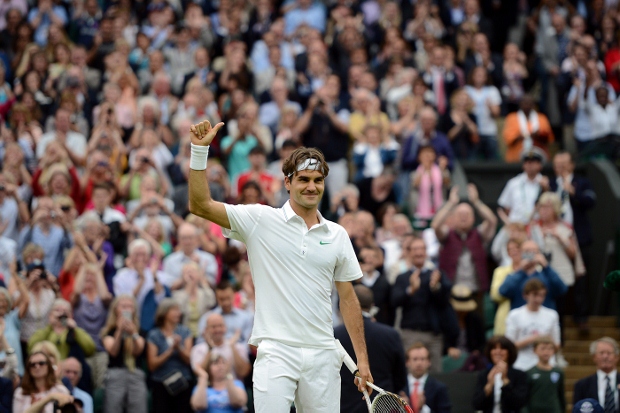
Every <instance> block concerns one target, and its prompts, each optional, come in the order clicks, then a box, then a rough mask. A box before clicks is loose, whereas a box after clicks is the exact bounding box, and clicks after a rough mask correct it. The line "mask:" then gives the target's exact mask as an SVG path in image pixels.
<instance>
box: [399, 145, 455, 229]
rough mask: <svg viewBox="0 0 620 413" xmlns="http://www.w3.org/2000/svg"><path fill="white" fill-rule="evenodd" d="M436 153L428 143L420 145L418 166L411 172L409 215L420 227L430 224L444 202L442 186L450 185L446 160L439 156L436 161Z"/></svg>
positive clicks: (424, 227) (423, 227)
mask: <svg viewBox="0 0 620 413" xmlns="http://www.w3.org/2000/svg"><path fill="white" fill-rule="evenodd" d="M436 160H437V153H436V152H435V148H433V147H432V146H430V145H427V146H421V147H420V150H419V151H418V162H419V164H420V165H419V166H418V168H417V169H416V170H415V172H413V173H412V174H411V190H410V192H409V211H410V215H411V216H413V217H414V218H415V219H416V223H417V225H418V226H419V227H421V228H422V229H426V228H428V227H429V226H430V221H431V220H432V219H433V217H434V216H435V213H437V211H439V210H440V209H441V207H442V206H443V203H444V188H447V187H448V186H449V185H450V171H448V160H447V159H446V158H445V157H442V158H440V160H439V165H437V163H436Z"/></svg>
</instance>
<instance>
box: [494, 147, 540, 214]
mask: <svg viewBox="0 0 620 413" xmlns="http://www.w3.org/2000/svg"><path fill="white" fill-rule="evenodd" d="M544 160H545V154H544V153H543V152H542V151H541V150H540V149H538V148H536V147H533V148H532V150H530V151H528V152H526V153H524V154H522V155H521V162H523V173H520V174H519V175H517V176H515V177H514V178H512V179H511V180H509V181H508V182H507V183H506V186H505V187H504V189H503V190H502V193H501V195H500V196H499V199H498V200H497V203H498V205H499V206H500V207H502V208H503V210H504V212H505V214H506V215H507V216H508V220H509V221H510V222H519V223H521V224H525V225H527V224H529V223H530V221H531V220H532V218H533V216H534V212H535V211H534V208H535V206H536V201H537V200H538V196H539V195H540V191H541V183H542V182H543V181H544V180H545V179H544V178H543V176H542V175H541V174H540V171H541V170H542V164H543V162H544Z"/></svg>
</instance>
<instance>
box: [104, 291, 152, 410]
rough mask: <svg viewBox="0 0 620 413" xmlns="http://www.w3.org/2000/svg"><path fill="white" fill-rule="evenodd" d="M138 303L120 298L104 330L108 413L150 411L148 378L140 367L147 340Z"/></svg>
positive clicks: (120, 296)
mask: <svg viewBox="0 0 620 413" xmlns="http://www.w3.org/2000/svg"><path fill="white" fill-rule="evenodd" d="M138 329H139V323H138V312H137V308H136V300H135V299H134V298H133V297H132V296H131V295H117V296H116V298H115V299H114V301H113V302H112V305H110V311H109V313H108V318H107V320H106V324H105V326H104V327H103V329H102V330H101V337H102V341H103V346H104V347H105V350H106V352H107V353H108V356H109V361H108V370H107V374H106V379H105V398H104V402H103V409H104V412H105V413H112V412H119V411H120V412H138V413H146V411H147V390H146V375H145V374H144V371H143V370H142V369H141V368H140V367H139V366H138V365H136V359H137V358H138V357H139V356H140V355H141V354H142V352H143V351H144V338H142V337H141V336H140V335H139V334H138Z"/></svg>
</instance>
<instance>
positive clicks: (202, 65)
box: [0, 0, 620, 413]
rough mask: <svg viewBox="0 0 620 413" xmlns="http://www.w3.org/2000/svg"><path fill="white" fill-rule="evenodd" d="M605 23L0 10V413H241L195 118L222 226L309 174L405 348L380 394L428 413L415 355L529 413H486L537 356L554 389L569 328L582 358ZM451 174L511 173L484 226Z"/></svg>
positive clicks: (381, 317)
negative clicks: (193, 175)
mask: <svg viewBox="0 0 620 413" xmlns="http://www.w3.org/2000/svg"><path fill="white" fill-rule="evenodd" d="M619 10H620V4H619V2H618V1H617V0H587V1H586V0H540V1H537V0H519V1H516V0H515V1H499V0H433V1H431V0H417V1H416V0H413V1H398V0H325V1H318V0H317V1H314V0H296V1H295V0H285V1H274V0H195V1H188V0H152V1H142V0H73V1H67V0H0V117H1V122H0V166H1V168H0V170H1V173H0V285H2V288H0V292H1V293H2V294H0V347H1V350H2V352H0V364H1V365H3V366H4V368H3V370H2V375H3V378H2V379H1V380H5V379H6V380H7V382H6V383H5V382H2V383H0V384H2V386H4V387H2V386H0V393H1V394H2V397H0V399H1V400H0V405H1V406H0V411H10V407H7V409H9V410H2V409H3V408H5V402H6V403H9V402H10V403H12V405H13V407H12V409H13V411H15V412H19V413H21V412H26V411H28V412H36V411H45V412H51V411H52V404H53V402H54V401H56V402H57V403H58V404H66V403H67V401H68V400H69V399H68V396H67V395H68V394H71V395H73V397H74V398H75V399H76V400H79V402H78V401H76V402H75V403H74V405H75V408H76V409H83V410H84V411H86V412H88V413H90V412H92V411H93V410H97V411H102V409H103V410H104V411H106V412H112V411H114V412H116V411H121V409H124V410H125V411H130V412H142V411H147V409H150V410H152V411H155V412H160V411H161V412H164V411H192V410H196V411H208V412H228V411H231V412H232V411H234V412H236V411H244V410H249V411H252V402H251V363H252V360H253V358H254V357H255V352H254V350H255V349H251V348H249V347H248V346H247V344H246V343H247V340H248V338H249V335H250V334H251V329H252V319H253V311H254V289H253V284H252V277H251V272H250V269H249V265H248V262H247V255H246V251H245V246H244V245H243V244H241V243H239V242H237V241H233V240H227V239H226V238H224V236H223V235H222V230H221V228H219V227H218V226H217V225H215V224H213V223H211V222H208V221H205V220H203V219H201V218H199V217H196V216H193V215H191V214H189V212H188V208H187V205H188V199H187V176H188V173H189V155H190V142H189V136H188V131H189V127H190V125H192V124H194V123H197V122H199V121H202V120H205V119H208V120H210V121H211V122H212V123H216V122H219V121H223V122H225V126H224V128H223V129H222V132H221V133H220V135H219V136H218V138H217V139H216V140H215V141H214V142H213V144H212V146H211V151H210V157H209V166H208V168H207V171H206V173H207V174H208V179H209V185H210V188H211V194H212V196H213V198H214V199H216V200H218V201H224V202H229V203H238V204H252V203H262V204H266V205H270V206H273V207H280V206H282V205H283V204H284V203H285V202H286V201H287V200H288V194H287V193H286V189H285V188H284V185H283V174H282V170H281V165H282V160H283V159H284V158H286V157H287V156H288V155H289V154H290V153H291V152H292V151H293V150H295V148H297V147H299V146H302V145H303V146H310V147H316V148H319V149H320V150H321V151H322V152H323V153H324V154H325V157H326V160H327V161H328V163H329V166H330V173H329V176H328V177H327V180H326V188H325V195H324V198H323V202H322V204H321V213H322V214H323V215H324V216H325V217H326V218H328V219H331V220H334V221H336V222H338V223H340V224H341V225H342V226H343V227H345V229H346V230H347V232H348V233H349V235H350V238H351V241H352V243H353V245H354V248H355V251H356V253H357V254H358V258H359V262H360V265H361V267H362V270H363V273H364V276H363V278H362V279H361V280H360V284H362V285H363V286H365V287H367V288H368V289H370V291H371V292H372V296H371V298H370V304H369V305H368V307H367V308H366V309H365V314H366V315H367V316H368V318H369V319H372V320H375V322H376V323H382V324H384V325H387V326H389V327H390V328H391V327H395V328H396V330H397V331H398V339H399V340H400V341H399V346H398V347H399V348H400V350H397V351H396V353H395V354H402V355H403V356H402V360H401V363H400V368H401V369H402V371H401V373H402V374H403V375H401V376H400V379H399V380H400V381H394V382H392V383H391V384H389V386H392V387H388V385H386V389H388V390H392V391H395V392H401V391H402V392H403V393H404V394H405V396H407V397H408V398H409V399H410V401H412V403H413V404H416V405H419V406H418V407H416V408H417V409H418V410H416V412H418V411H425V412H426V411H428V410H423V409H422V408H423V407H424V406H426V407H428V404H425V403H426V402H428V403H431V402H430V401H429V400H423V399H420V398H419V397H418V396H417V392H416V391H414V386H413V384H412V383H413V382H415V381H416V380H417V379H418V377H417V376H416V375H419V374H418V373H419V372H420V371H422V370H424V369H422V370H420V368H419V366H418V367H416V368H414V367H413V366H414V364H415V363H414V362H413V361H411V360H413V358H414V357H413V356H411V354H418V353H420V351H421V352H422V354H423V357H422V359H428V362H429V366H430V369H432V370H433V371H437V372H438V371H441V370H442V369H444V370H459V369H461V370H466V371H482V372H483V375H484V380H482V382H481V383H480V384H481V386H480V388H481V389H482V390H481V391H482V393H480V394H478V395H477V396H476V397H475V398H474V404H475V405H476V409H477V410H482V411H485V412H486V411H489V412H491V411H493V412H496V411H499V410H496V408H500V406H503V407H501V411H502V412H508V411H518V410H519V409H520V408H521V407H522V406H523V403H526V402H528V401H529V400H530V399H531V400H537V398H536V397H533V396H531V395H532V394H538V395H539V396H540V393H536V392H533V393H532V392H530V393H529V394H530V396H527V395H528V393H527V392H525V393H516V396H515V394H512V395H510V396H506V398H507V400H510V401H509V402H505V403H507V404H506V405H503V404H502V403H504V402H503V401H502V400H503V397H504V396H502V392H501V391H498V390H497V389H498V386H499V388H505V386H504V387H502V386H500V385H498V384H497V380H496V379H497V377H499V380H500V381H499V383H500V384H501V382H502V380H503V379H506V377H507V376H506V374H508V373H510V372H513V370H517V371H529V370H530V369H532V368H539V367H537V366H538V364H537V363H539V358H541V360H544V358H545V356H544V355H543V357H540V355H539V354H538V353H539V352H541V351H542V352H544V351H543V350H545V349H547V350H549V349H548V347H551V348H552V349H553V353H555V352H556V351H557V354H554V355H552V356H549V357H547V361H548V362H549V363H550V364H549V363H548V365H549V366H558V367H553V368H554V369H558V368H562V367H564V366H565V365H566V360H565V359H564V358H563V357H562V356H561V350H560V349H561V347H562V331H563V328H564V324H565V322H568V321H566V320H569V319H568V318H564V317H563V316H565V315H570V316H572V319H571V320H569V321H570V323H571V325H572V326H575V327H576V328H578V329H579V332H580V333H583V334H584V335H587V334H589V331H590V329H589V324H588V308H589V307H588V306H589V304H588V296H587V294H588V291H587V290H588V288H587V287H588V283H587V277H588V268H589V267H590V265H591V262H590V261H591V254H590V247H591V245H592V243H593V240H594V239H595V237H596V233H597V230H596V229H594V230H593V228H592V226H591V225H590V221H589V219H588V213H589V212H588V211H591V209H592V208H593V207H594V206H595V204H596V200H597V196H596V193H595V192H594V190H593V188H592V185H591V182H590V181H589V180H588V179H587V178H586V177H584V176H581V175H580V174H579V173H577V172H576V171H575V168H576V166H577V165H578V163H581V162H588V161H589V160H590V159H592V158H597V159H598V158H606V159H609V160H611V161H612V162H615V161H616V160H617V159H618V158H619V157H620V145H619V142H620V116H619V110H620V103H619V102H620V100H617V99H616V95H617V94H618V92H620V31H619V30H618V29H619V25H620V13H619ZM467 163H469V164H472V163H475V164H482V163H495V164H497V163H507V164H515V165H518V168H521V169H522V172H521V173H519V174H517V175H516V176H514V177H513V178H512V179H510V180H508V181H507V182H505V187H504V189H503V191H502V193H501V195H500V196H499V198H497V199H496V200H495V202H494V203H493V205H487V204H488V202H487V204H485V203H484V202H483V201H482V200H481V196H480V195H481V194H482V191H483V190H484V188H480V187H481V186H482V187H483V186H484V185H479V186H476V185H473V184H467V183H464V184H463V183H461V184H460V185H459V180H458V179H456V178H457V175H458V174H456V175H455V173H456V172H457V169H458V168H459V165H462V164H467ZM545 165H547V166H550V167H548V168H547V170H546V171H545V172H546V175H543V174H542V173H541V172H542V171H543V167H544V166H545ZM479 190H480V194H479ZM496 207H497V208H496ZM532 280H539V281H540V282H539V283H532V282H531V281H532ZM365 293H367V291H361V292H360V294H362V296H360V297H363V294H365ZM366 298H368V297H367V296H366ZM367 301H368V300H367ZM333 302H334V320H335V327H338V326H339V324H340V317H339V313H338V299H337V297H336V296H334V298H333ZM490 338H492V339H491V341H490V343H491V348H489V349H488V350H489V351H486V352H485V346H486V345H487V340H488V339H490ZM606 340H607V339H606ZM609 340H611V339H609ZM609 340H607V341H603V342H602V344H601V342H597V343H595V345H594V347H595V348H594V350H592V353H593V354H598V353H596V352H597V351H598V350H597V349H598V347H601V346H602V347H605V346H611V347H612V351H611V353H612V354H611V355H612V356H614V357H615V359H614V360H615V361H613V360H612V361H609V360H608V359H606V360H607V363H608V364H609V363H611V364H613V366H614V369H615V362H616V361H617V355H618V347H617V344H614V343H615V342H614V343H611V342H610V341H609ZM612 341H613V340H612ZM610 343H611V344H610ZM511 346H512V347H511ZM541 348H542V349H543V350H540V349H541ZM605 348H606V349H607V347H605ZM502 349H503V350H502ZM409 350H412V351H413V353H412V351H409ZM422 350H423V351H422ZM500 350H501V351H500ZM504 350H505V351H504ZM508 350H510V351H508ZM371 351H373V349H372V348H371ZM493 351H495V353H493ZM502 351H503V352H502ZM425 352H426V353H425ZM547 352H549V351H547ZM499 353H501V354H499ZM513 353H514V354H513ZM424 354H426V355H425V356H424ZM494 354H495V355H494ZM517 354H518V357H517ZM418 355H419V354H418ZM513 356H514V357H513ZM595 358H596V357H595ZM612 358H613V357H612ZM405 359H406V360H405ZM2 360H4V361H2ZM2 363H4V364H2ZM502 363H504V365H502ZM506 363H507V364H510V365H511V367H510V369H507V368H506V366H505V364H506ZM540 363H543V364H542V366H543V367H544V368H546V367H545V366H547V364H545V363H544V362H540ZM513 364H514V365H513ZM444 366H445V368H444ZM490 366H492V367H490ZM597 366H598V364H597ZM371 367H372V366H371ZM513 367H514V368H513ZM543 367H541V368H543ZM426 368H427V369H428V368H429V367H428V366H427V367H426ZM544 368H543V370H544ZM550 368H551V367H550ZM404 369H406V371H405V370H404ZM489 369H491V370H489ZM605 369H607V368H605ZM599 370H600V369H599ZM544 371H546V370H544ZM601 371H603V370H601ZM614 371H615V370H614ZM407 372H408V373H407ZM507 372H508V373H507ZM553 372H554V373H557V374H561V370H558V371H557V372H556V370H553ZM491 373H492V374H491ZM407 374H408V375H409V376H407ZM498 374H499V376H497V375H498ZM510 374H514V373H510ZM510 374H509V375H510ZM524 374H525V373H524ZM528 374H530V376H531V372H530V373H528ZM536 374H540V372H539V373H536ZM487 376H488V377H489V382H488V383H487ZM517 376H518V377H517V378H516V379H514V380H516V381H519V380H526V382H527V378H524V377H523V376H519V375H518V374H517ZM403 377H404V378H407V377H409V385H410V386H409V385H407V382H406V381H405V382H404V381H402V379H403ZM480 377H482V375H481V376H480ZM502 377H503V379H502ZM554 377H556V376H553V374H552V375H551V379H553V378H554ZM557 377H559V376H557ZM557 377H556V379H557ZM61 378H62V379H63V384H62V385H61V384H60V382H59V380H60V379H61ZM506 380H507V379H506ZM613 380H614V382H612V384H611V388H613V389H614V391H615V392H616V393H617V389H616V386H615V385H616V384H617V383H615V380H616V379H615V375H614V376H613ZM509 381H510V380H509ZM552 381H553V380H552ZM557 382H558V380H555V381H553V384H556V383H557ZM343 383H344V381H343ZM347 384H349V383H348V381H347ZM344 386H345V384H343V391H344V388H345V387H344ZM489 386H490V387H489ZM494 386H495V387H494ZM194 387H195V390H194ZM351 387H353V386H351ZM563 388H564V383H563V380H562V390H561V391H558V394H560V393H563V391H564V389H563ZM487 390H488V391H489V392H487ZM526 390H527V389H526ZM429 391H430V390H429ZM543 393H544V392H543ZM504 394H505V395H506V394H508V391H504ZM575 394H577V392H576V393H575ZM579 394H580V395H582V396H586V394H585V393H579ZM597 394H599V393H597ZM600 394H601V395H602V398H599V397H598V395H595V396H592V397H593V398H595V399H597V400H599V402H600V404H601V406H605V397H604V396H605V394H604V393H600ZM93 396H94V399H93ZM478 396H479V397H478ZM356 397H357V398H358V399H359V397H358V396H356ZM588 397H590V396H588ZM147 400H149V402H148V403H147ZM343 400H344V397H343ZM577 400H578V399H576V401H577ZM615 400H616V401H615V402H614V403H615V404H616V407H615V408H616V409H617V403H618V402H617V400H618V396H617V394H616V396H615ZM357 401H358V402H360V400H357ZM517 401H519V402H518V403H517ZM343 403H344V402H343ZM489 403H490V404H489ZM515 403H516V404H515ZM519 403H521V404H519ZM558 403H559V404H558V405H557V406H556V407H557V408H558V410H549V409H550V408H549V407H548V406H543V407H542V408H543V409H545V411H546V412H550V411H561V410H562V409H561V408H564V407H565V402H564V399H563V398H562V400H561V401H558ZM361 406H362V408H363V407H364V405H363V403H362V404H361ZM609 408H610V409H611V406H609ZM226 409H228V410H226ZM420 409H422V410H420ZM489 409H490V410H489ZM343 411H353V410H347V409H345V408H344V407H343ZM430 411H433V412H434V411H444V410H441V409H439V410H438V409H435V408H431V410H430ZM455 411H457V412H458V411H459V410H458V409H455ZM530 411H531V412H534V411H539V410H536V409H535V408H532V410H530ZM607 411H608V410H607V406H606V407H605V412H607ZM609 411H611V410H609ZM614 411H617V410H614Z"/></svg>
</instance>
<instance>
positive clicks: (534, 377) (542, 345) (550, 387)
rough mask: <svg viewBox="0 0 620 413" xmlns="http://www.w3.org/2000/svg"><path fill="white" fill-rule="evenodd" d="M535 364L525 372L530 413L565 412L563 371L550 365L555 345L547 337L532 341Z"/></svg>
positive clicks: (555, 349) (552, 340) (555, 348)
mask: <svg viewBox="0 0 620 413" xmlns="http://www.w3.org/2000/svg"><path fill="white" fill-rule="evenodd" d="M533 346H534V354H535V355H536V357H537V364H536V365H535V366H534V367H532V368H531V369H530V370H528V371H527V382H528V402H527V407H526V408H527V409H528V411H530V412H536V411H541V412H550V413H551V412H554V413H563V412H565V411H566V398H565V397H566V396H565V393H564V371H562V370H561V369H559V368H557V367H553V365H552V364H551V363H550V361H551V359H553V358H554V356H555V353H556V351H557V344H556V342H555V340H554V339H552V338H551V337H549V336H540V337H538V338H537V339H536V340H535V341H534V344H533Z"/></svg>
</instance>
